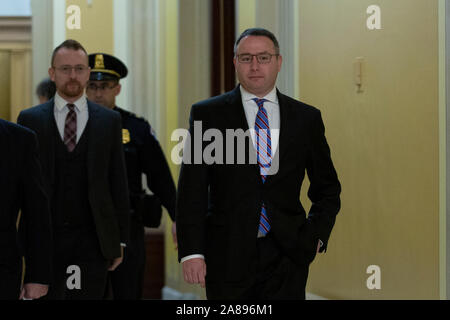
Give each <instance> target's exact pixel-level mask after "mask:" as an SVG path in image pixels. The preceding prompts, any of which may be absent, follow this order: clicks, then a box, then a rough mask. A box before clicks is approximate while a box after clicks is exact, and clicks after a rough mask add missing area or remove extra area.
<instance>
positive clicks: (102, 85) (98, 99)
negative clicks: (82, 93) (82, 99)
mask: <svg viewBox="0 0 450 320" xmlns="http://www.w3.org/2000/svg"><path fill="white" fill-rule="evenodd" d="M120 89H121V86H120V84H119V83H117V82H116V81H112V80H108V81H89V82H88V85H87V88H86V95H87V97H88V99H89V100H91V101H93V102H95V103H97V104H100V105H102V106H105V107H108V108H110V109H112V108H114V107H115V106H116V97H117V96H118V95H119V93H120Z"/></svg>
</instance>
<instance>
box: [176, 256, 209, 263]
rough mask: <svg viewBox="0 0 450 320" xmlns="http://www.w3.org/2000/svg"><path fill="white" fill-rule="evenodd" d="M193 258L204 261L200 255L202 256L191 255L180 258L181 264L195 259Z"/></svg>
mask: <svg viewBox="0 0 450 320" xmlns="http://www.w3.org/2000/svg"><path fill="white" fill-rule="evenodd" d="M195 258H200V259H203V260H205V256H204V255H202V254H191V255H189V256H186V257H184V258H182V259H181V263H183V262H185V261H187V260H191V259H195Z"/></svg>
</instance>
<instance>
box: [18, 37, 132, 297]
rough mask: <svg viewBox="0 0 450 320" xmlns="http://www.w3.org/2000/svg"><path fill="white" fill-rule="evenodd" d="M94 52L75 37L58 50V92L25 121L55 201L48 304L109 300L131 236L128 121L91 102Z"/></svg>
mask: <svg viewBox="0 0 450 320" xmlns="http://www.w3.org/2000/svg"><path fill="white" fill-rule="evenodd" d="M89 74H90V68H89V61H88V55H87V53H86V50H85V49H84V48H83V46H82V45H81V44H80V43H78V42H77V41H75V40H66V41H64V42H63V43H62V44H61V45H59V46H58V47H57V48H55V50H54V51H53V55H52V60H51V67H50V68H49V75H50V79H51V80H52V81H54V82H55V84H56V95H55V97H54V98H52V99H51V100H49V101H48V102H46V103H44V104H41V105H38V106H36V107H33V108H30V109H27V110H24V111H22V112H21V113H20V115H19V118H18V122H19V124H22V125H23V126H25V127H28V128H30V129H32V130H33V131H34V132H36V134H37V137H38V141H39V146H40V149H39V156H40V160H41V163H42V167H43V172H44V178H45V187H46V191H47V194H48V196H49V200H50V209H51V213H52V227H53V235H54V240H55V245H54V248H53V250H54V274H53V279H52V282H51V285H50V290H49V293H48V298H49V299H98V300H101V299H102V298H103V294H104V290H105V286H106V281H107V273H108V270H114V269H115V268H116V267H117V266H118V265H119V264H120V263H121V262H122V257H123V250H124V247H125V246H126V243H127V242H128V236H129V200H128V199H129V197H128V187H127V186H128V184H127V177H126V169H125V160H124V153H123V148H122V128H121V117H120V114H119V113H118V112H115V111H111V110H108V109H106V108H104V107H102V106H99V105H97V104H95V103H92V102H91V101H88V100H87V98H86V96H85V94H84V89H85V88H86V85H87V82H88V80H89Z"/></svg>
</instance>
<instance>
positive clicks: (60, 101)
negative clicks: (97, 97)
mask: <svg viewBox="0 0 450 320" xmlns="http://www.w3.org/2000/svg"><path fill="white" fill-rule="evenodd" d="M68 103H69V102H67V101H66V100H64V98H62V97H61V96H60V95H59V94H58V92H56V94H55V107H56V108H57V110H58V111H59V112H61V111H62V110H63V109H64V107H65V106H66V105H67V104H68ZM73 104H74V105H75V108H76V109H77V110H78V112H82V111H85V109H86V108H87V100H86V96H85V95H84V94H83V95H82V96H81V97H80V98H79V99H78V100H77V101H75V102H74V103H73Z"/></svg>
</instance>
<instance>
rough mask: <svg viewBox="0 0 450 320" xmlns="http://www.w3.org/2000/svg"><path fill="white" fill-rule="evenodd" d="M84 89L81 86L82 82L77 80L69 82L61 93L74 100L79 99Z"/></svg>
mask: <svg viewBox="0 0 450 320" xmlns="http://www.w3.org/2000/svg"><path fill="white" fill-rule="evenodd" d="M83 90H84V87H83V86H82V85H81V83H80V82H78V81H76V80H72V81H69V82H67V83H66V84H65V85H64V86H63V87H62V90H61V93H63V94H64V95H65V96H66V97H69V98H74V97H78V96H80V95H81V94H82V93H83Z"/></svg>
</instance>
